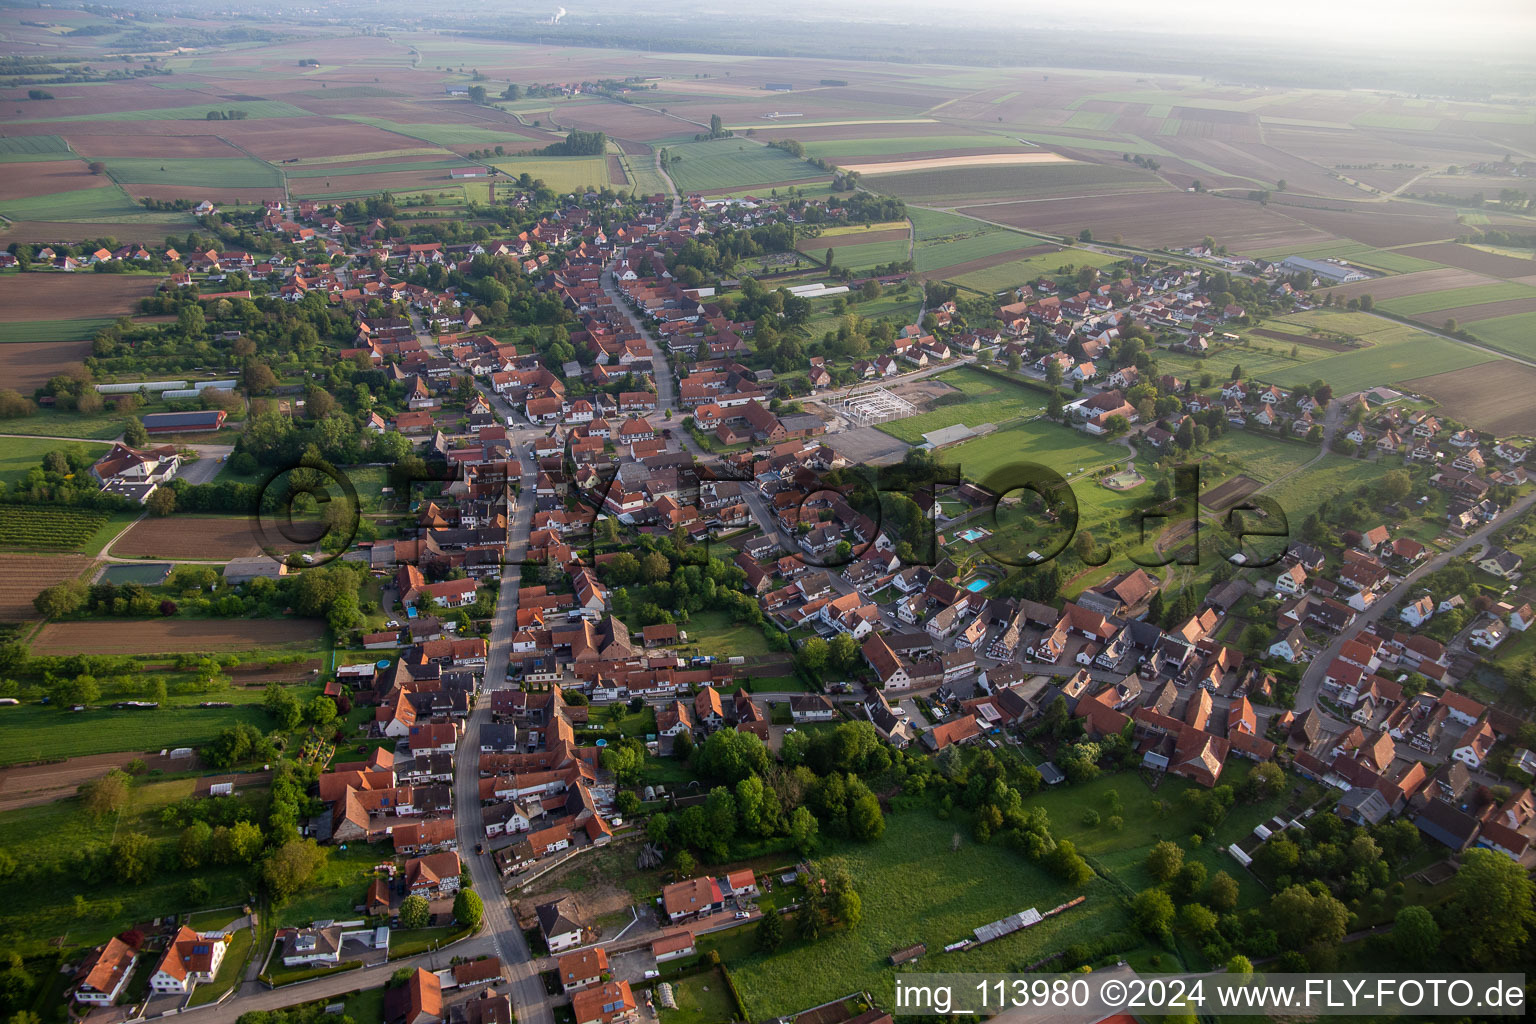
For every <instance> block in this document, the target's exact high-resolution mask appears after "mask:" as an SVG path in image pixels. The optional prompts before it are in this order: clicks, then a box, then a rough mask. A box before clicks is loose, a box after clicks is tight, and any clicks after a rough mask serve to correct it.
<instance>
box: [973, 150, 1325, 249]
mask: <svg viewBox="0 0 1536 1024" xmlns="http://www.w3.org/2000/svg"><path fill="white" fill-rule="evenodd" d="M1051 170H1054V168H1051ZM960 212H962V213H968V214H972V215H973V216H977V217H982V218H985V219H987V220H992V221H996V222H998V223H1000V224H1006V225H1009V226H1011V227H1018V228H1024V229H1026V230H1029V231H1041V232H1045V233H1046V234H1052V235H1062V236H1072V237H1076V236H1077V233H1078V232H1079V231H1081V230H1082V229H1084V228H1087V229H1089V230H1091V231H1092V232H1093V235H1094V237H1095V238H1102V239H1114V238H1116V237H1119V238H1123V239H1124V241H1125V242H1127V243H1129V244H1131V245H1140V246H1147V247H1151V248H1174V247H1178V246H1185V245H1193V244H1195V243H1198V242H1199V241H1200V240H1201V239H1202V238H1203V237H1205V236H1206V235H1210V236H1211V237H1212V238H1214V239H1215V240H1216V241H1217V242H1218V243H1221V244H1224V245H1227V246H1229V247H1233V248H1241V249H1242V250H1244V251H1251V250H1264V249H1270V248H1274V247H1276V246H1286V245H1298V244H1303V243H1310V242H1325V243H1326V242H1331V241H1334V236H1332V235H1329V234H1327V233H1326V232H1323V231H1320V230H1318V229H1316V228H1312V227H1309V226H1307V225H1304V224H1298V223H1297V222H1296V221H1295V220H1293V219H1291V218H1290V217H1288V216H1286V215H1284V214H1281V213H1278V212H1275V211H1274V210H1272V209H1269V208H1266V207H1262V206H1259V205H1258V204H1257V203H1248V202H1242V201H1239V200H1229V199H1219V198H1217V197H1215V196H1211V195H1199V194H1192V193H1187V192H1177V193H1175V192H1167V191H1159V192H1152V193H1148V192H1142V193H1137V194H1130V195H1104V196H1095V197H1091V198H1071V199H1062V200H1058V201H1055V202H1049V203H1039V202H1015V203H999V204H996V205H991V206H982V207H978V206H972V207H967V208H963V209H962V210H961V211H960Z"/></svg>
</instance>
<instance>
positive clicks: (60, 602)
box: [32, 580, 90, 703]
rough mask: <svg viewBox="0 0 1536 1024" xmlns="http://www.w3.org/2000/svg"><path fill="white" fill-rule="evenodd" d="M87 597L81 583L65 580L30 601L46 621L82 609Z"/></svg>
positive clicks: (88, 594) (44, 590) (88, 592)
mask: <svg viewBox="0 0 1536 1024" xmlns="http://www.w3.org/2000/svg"><path fill="white" fill-rule="evenodd" d="M89 596H90V591H89V589H88V588H87V587H86V585H85V583H84V582H83V581H81V580H65V581H64V582H63V583H55V584H54V585H53V586H51V587H46V588H44V589H43V590H42V591H41V592H40V593H38V595H37V596H36V597H34V598H33V599H32V607H33V608H36V609H37V613H38V614H39V615H41V616H43V617H44V618H46V619H57V618H63V617H64V616H66V615H73V614H74V613H75V612H77V611H79V610H80V609H81V608H83V607H84V606H85V603H86V600H87V599H88V598H89ZM72 703H73V702H72Z"/></svg>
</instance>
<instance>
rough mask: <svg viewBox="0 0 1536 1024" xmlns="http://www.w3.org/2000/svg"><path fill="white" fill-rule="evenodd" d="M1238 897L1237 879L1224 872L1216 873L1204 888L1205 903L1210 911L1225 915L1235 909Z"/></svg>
mask: <svg viewBox="0 0 1536 1024" xmlns="http://www.w3.org/2000/svg"><path fill="white" fill-rule="evenodd" d="M1240 895H1241V893H1240V891H1239V890H1238V886H1237V879H1235V878H1233V877H1232V876H1231V875H1229V874H1227V873H1226V872H1225V871H1218V872H1216V874H1215V875H1214V876H1213V877H1212V878H1211V881H1210V884H1209V885H1208V886H1207V887H1206V891H1205V902H1206V903H1208V904H1210V907H1211V909H1212V910H1215V911H1217V912H1219V913H1223V914H1225V913H1228V912H1229V911H1233V910H1236V909H1237V900H1238V897H1239V896H1240Z"/></svg>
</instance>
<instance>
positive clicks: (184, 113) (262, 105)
mask: <svg viewBox="0 0 1536 1024" xmlns="http://www.w3.org/2000/svg"><path fill="white" fill-rule="evenodd" d="M210 110H243V111H245V116H246V117H247V118H266V117H313V116H314V115H313V114H311V113H310V112H309V111H307V110H305V109H303V108H302V107H296V106H294V105H293V104H291V103H284V102H283V101H281V100H239V101H235V100H224V101H220V102H214V101H210V102H208V103H205V104H200V105H198V106H188V107H154V108H150V109H145V110H132V109H129V110H110V111H101V112H99V113H94V114H64V115H62V116H59V117H40V118H32V119H30V120H25V121H17V122H16V123H17V124H38V123H47V124H63V123H73V122H82V121H206V120H207V119H208V112H209V111H210ZM229 123H231V122H227V121H219V122H217V124H218V126H219V127H221V128H222V127H223V126H224V125H226V124H229ZM233 123H235V124H239V123H240V122H238V121H236V122H233Z"/></svg>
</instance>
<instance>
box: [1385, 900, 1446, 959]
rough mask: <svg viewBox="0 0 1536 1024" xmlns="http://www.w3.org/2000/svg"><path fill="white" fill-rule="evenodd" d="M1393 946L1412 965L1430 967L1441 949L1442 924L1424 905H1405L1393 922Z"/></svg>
mask: <svg viewBox="0 0 1536 1024" xmlns="http://www.w3.org/2000/svg"><path fill="white" fill-rule="evenodd" d="M1392 946H1393V948H1394V949H1396V950H1397V955H1398V956H1400V957H1402V958H1403V962H1404V963H1405V964H1407V965H1408V966H1410V967H1428V966H1429V963H1430V960H1431V959H1433V957H1434V955H1435V953H1436V952H1437V951H1438V950H1439V949H1440V926H1439V925H1438V924H1436V923H1435V917H1434V915H1433V914H1431V913H1430V912H1429V911H1428V910H1426V909H1425V908H1424V907H1419V906H1410V907H1404V908H1403V909H1402V910H1399V911H1398V912H1397V917H1396V918H1395V919H1394V920H1393V922H1392Z"/></svg>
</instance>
